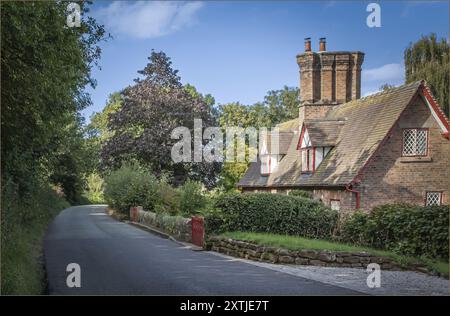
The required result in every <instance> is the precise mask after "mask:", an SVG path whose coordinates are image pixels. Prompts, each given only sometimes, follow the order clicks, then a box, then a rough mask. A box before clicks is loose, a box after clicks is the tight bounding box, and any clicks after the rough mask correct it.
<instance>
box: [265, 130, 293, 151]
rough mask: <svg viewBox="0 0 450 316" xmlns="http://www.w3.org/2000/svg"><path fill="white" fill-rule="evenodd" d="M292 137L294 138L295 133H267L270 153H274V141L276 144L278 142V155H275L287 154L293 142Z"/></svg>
mask: <svg viewBox="0 0 450 316" xmlns="http://www.w3.org/2000/svg"><path fill="white" fill-rule="evenodd" d="M292 136H294V133H293V132H278V133H275V132H271V133H267V150H268V151H269V153H272V149H271V147H272V146H271V145H272V141H274V144H275V142H278V153H275V154H280V155H285V154H287V152H288V149H289V145H290V144H291V141H292Z"/></svg>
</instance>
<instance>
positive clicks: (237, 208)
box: [216, 193, 338, 239]
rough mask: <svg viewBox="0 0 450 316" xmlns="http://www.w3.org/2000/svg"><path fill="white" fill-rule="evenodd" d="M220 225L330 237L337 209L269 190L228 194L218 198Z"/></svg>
mask: <svg viewBox="0 0 450 316" xmlns="http://www.w3.org/2000/svg"><path fill="white" fill-rule="evenodd" d="M216 206H217V207H218V208H219V209H221V210H222V212H223V222H224V223H223V225H222V227H221V228H222V229H225V230H229V231H251V232H267V233H274V234H287V235H297V236H303V237H310V238H323V239H329V238H331V236H332V234H333V231H334V229H335V227H336V224H337V219H338V213H337V212H336V211H333V210H331V209H329V208H327V207H326V206H324V205H323V204H322V203H320V202H318V201H314V200H311V199H306V198H303V197H296V196H287V195H280V194H270V193H246V194H229V195H224V196H222V197H221V198H219V199H218V201H217V203H216Z"/></svg>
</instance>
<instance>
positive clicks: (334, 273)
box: [211, 251, 449, 295]
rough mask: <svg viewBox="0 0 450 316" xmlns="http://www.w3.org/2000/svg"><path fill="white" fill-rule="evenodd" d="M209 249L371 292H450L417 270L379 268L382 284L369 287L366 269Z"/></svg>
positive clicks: (439, 281)
mask: <svg viewBox="0 0 450 316" xmlns="http://www.w3.org/2000/svg"><path fill="white" fill-rule="evenodd" d="M211 253H214V254H216V255H217V256H221V257H226V258H228V259H229V260H235V261H244V262H247V263H249V264H253V265H256V266H260V267H265V268H268V269H272V270H275V271H278V272H284V273H287V274H291V275H295V276H298V277H302V278H305V279H310V280H313V281H319V282H322V283H326V284H330V285H335V286H340V287H344V288H347V289H350V290H354V291H358V292H362V293H367V294H371V295H449V280H447V279H444V278H440V277H435V276H430V275H427V274H423V273H419V272H412V271H381V287H379V288H369V287H368V286H367V284H366V279H367V276H368V275H369V273H368V272H366V270H364V269H356V268H330V267H317V266H299V265H281V264H271V263H264V262H256V261H251V260H246V259H240V258H235V257H230V256H226V255H224V254H221V253H217V252H213V251H211Z"/></svg>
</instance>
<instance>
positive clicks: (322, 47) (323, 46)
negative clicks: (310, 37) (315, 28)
mask: <svg viewBox="0 0 450 316" xmlns="http://www.w3.org/2000/svg"><path fill="white" fill-rule="evenodd" d="M319 43H320V44H319V51H320V52H324V51H326V50H327V48H326V43H327V39H326V38H325V37H322V38H320V42H319Z"/></svg>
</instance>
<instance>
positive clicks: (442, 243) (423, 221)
mask: <svg viewBox="0 0 450 316" xmlns="http://www.w3.org/2000/svg"><path fill="white" fill-rule="evenodd" d="M448 227H449V207H448V206H428V207H423V206H415V205H409V204H387V205H382V206H379V207H375V208H374V209H373V210H372V212H370V213H362V212H356V213H354V214H353V215H351V216H350V218H348V219H347V220H346V221H344V223H343V224H342V227H341V240H342V241H344V242H350V243H353V244H358V245H363V246H370V247H375V248H380V249H387V250H391V251H394V252H396V253H400V254H404V255H412V256H426V257H429V258H433V259H445V260H448V252H449V247H448V245H449V239H448V238H449V228H448Z"/></svg>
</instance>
